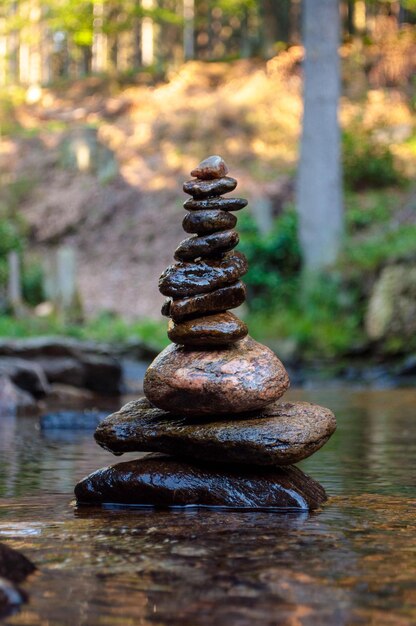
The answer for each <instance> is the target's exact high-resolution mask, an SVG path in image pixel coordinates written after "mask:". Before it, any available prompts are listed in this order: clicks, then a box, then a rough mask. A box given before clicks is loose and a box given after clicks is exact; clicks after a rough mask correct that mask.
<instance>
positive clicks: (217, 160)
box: [191, 154, 228, 180]
mask: <svg viewBox="0 0 416 626" xmlns="http://www.w3.org/2000/svg"><path fill="white" fill-rule="evenodd" d="M227 174H228V167H227V165H226V163H225V161H224V159H223V158H222V157H220V156H219V155H218V154H213V155H212V156H209V157H207V158H206V159H204V160H203V161H201V163H200V164H199V165H197V166H196V167H195V169H193V170H192V172H191V176H194V177H195V178H200V179H202V180H211V179H213V178H222V177H223V176H226V175H227Z"/></svg>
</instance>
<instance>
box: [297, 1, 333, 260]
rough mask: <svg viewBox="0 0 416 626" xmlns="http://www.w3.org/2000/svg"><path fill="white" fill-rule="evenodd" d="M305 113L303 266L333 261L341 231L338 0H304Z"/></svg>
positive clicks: (300, 205)
mask: <svg viewBox="0 0 416 626" xmlns="http://www.w3.org/2000/svg"><path fill="white" fill-rule="evenodd" d="M303 33H304V45H305V64H304V71H305V79H304V116H303V133H302V140H301V154H300V163H299V171H298V180H297V209H298V212H299V218H300V242H301V247H302V252H303V258H304V263H305V270H306V271H307V272H308V271H319V270H321V269H324V268H325V267H328V266H330V265H331V264H332V263H333V262H334V261H335V259H336V257H337V255H338V253H339V250H340V244H341V238H342V234H343V207H342V189H341V162H340V130H339V124H338V100H339V95H340V73H339V59H338V46H339V36H340V14H339V3H338V0H304V15H303Z"/></svg>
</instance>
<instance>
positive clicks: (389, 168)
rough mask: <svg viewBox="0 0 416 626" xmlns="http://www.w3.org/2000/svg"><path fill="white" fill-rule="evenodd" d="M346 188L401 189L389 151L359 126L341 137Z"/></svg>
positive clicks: (400, 181)
mask: <svg viewBox="0 0 416 626" xmlns="http://www.w3.org/2000/svg"><path fill="white" fill-rule="evenodd" d="M342 150H343V169H344V180H345V185H346V187H347V188H349V189H356V190H357V189H365V188H369V187H377V188H380V187H389V186H391V185H401V184H403V182H404V178H403V176H402V175H401V174H400V172H398V170H397V167H396V164H395V162H394V156H393V153H392V151H391V150H390V147H389V146H388V145H386V144H384V143H380V142H378V141H376V140H375V138H374V136H373V134H372V133H371V132H369V131H366V130H363V129H362V128H360V127H359V126H358V125H355V126H352V127H351V128H349V129H348V130H344V132H343V135H342Z"/></svg>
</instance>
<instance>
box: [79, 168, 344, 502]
mask: <svg viewBox="0 0 416 626" xmlns="http://www.w3.org/2000/svg"><path fill="white" fill-rule="evenodd" d="M227 173H228V169H227V166H226V164H225V163H224V161H223V159H222V158H221V157H219V156H212V157H209V158H208V159H205V160H204V161H202V163H200V164H199V165H198V167H197V168H195V169H194V170H193V171H192V172H191V175H192V176H194V179H193V180H191V181H188V182H186V183H185V184H184V191H185V192H186V193H188V194H189V195H191V196H192V198H191V199H189V200H187V201H186V202H185V205H184V207H185V209H187V210H188V213H187V215H186V217H185V218H184V220H183V227H184V230H185V231H186V232H188V233H192V236H191V237H188V238H187V239H185V240H184V241H182V242H181V243H180V244H179V246H178V247H177V249H176V251H175V259H176V262H175V263H174V264H173V265H171V266H169V267H168V268H167V270H166V271H165V272H164V273H163V274H162V276H161V277H160V281H159V287H160V291H161V293H162V294H163V295H165V296H167V297H168V299H167V300H166V302H165V304H164V305H163V308H162V313H163V314H164V315H167V316H169V317H170V318H171V319H170V321H169V329H168V336H169V338H170V340H171V341H172V343H171V344H170V345H169V346H168V347H167V348H166V349H165V350H164V351H163V352H161V353H160V354H159V355H158V356H157V357H156V359H155V360H154V361H153V363H152V364H151V365H150V366H149V368H148V370H147V372H146V376H145V381H144V392H145V396H146V397H145V398H142V399H139V400H135V401H133V402H130V403H129V404H127V405H126V406H124V407H123V408H122V409H121V410H120V411H118V412H117V413H114V414H113V415H110V416H109V417H107V418H106V419H105V420H104V421H103V422H102V423H101V424H100V425H99V427H98V429H97V431H96V433H95V438H96V441H97V442H98V443H99V445H101V446H102V447H104V448H106V449H107V450H110V451H111V452H113V453H114V454H116V455H119V454H123V453H124V452H136V451H140V452H151V453H153V454H150V455H147V456H145V457H143V458H140V459H137V460H134V461H128V462H124V463H118V464H116V465H113V466H111V467H108V468H104V469H101V470H98V471H97V472H94V473H93V474H91V475H90V476H87V477H86V478H84V479H83V480H82V481H81V482H80V483H78V485H77V486H76V488H75V494H76V497H77V500H78V502H80V503H124V504H134V505H154V506H175V505H176V506H184V505H200V506H203V505H205V506H231V507H250V508H268V507H273V508H284V509H287V508H296V509H314V508H316V507H318V506H319V505H320V504H322V502H324V500H325V498H326V496H325V491H324V490H323V488H322V487H321V486H320V485H319V484H318V483H316V482H315V481H314V480H312V479H311V478H310V477H308V476H306V475H305V474H304V473H303V472H301V471H300V470H299V469H298V468H297V467H294V466H293V463H296V462H298V461H300V460H302V459H304V458H306V457H308V456H310V455H311V454H313V453H314V452H316V451H317V450H318V449H319V448H321V447H322V446H323V445H324V443H325V442H326V441H327V440H328V438H329V437H330V436H331V434H332V433H333V432H334V430H335V426H336V423H335V418H334V415H333V414H332V413H331V411H330V410H328V409H326V408H323V407H320V406H317V405H313V404H309V403H307V402H281V401H279V399H280V398H281V397H282V395H283V394H284V393H285V391H286V390H287V389H288V387H289V377H288V375H287V372H286V370H285V368H284V366H283V364H282V363H281V361H280V360H279V359H278V358H277V356H276V355H275V354H274V353H273V352H272V351H271V350H270V349H269V348H267V347H266V346H263V345H261V344H259V343H257V342H256V341H254V339H252V338H251V337H250V336H249V335H248V329H247V326H246V325H245V324H244V322H242V321H241V320H240V319H239V318H238V317H236V316H235V315H234V314H232V313H230V312H229V311H228V309H231V308H235V307H237V306H239V305H241V304H242V303H243V302H244V300H245V296H246V292H245V287H244V285H243V283H242V282H241V280H240V278H241V276H243V275H244V274H245V272H246V271H247V261H246V259H245V257H244V255H242V254H241V253H240V252H235V251H233V249H234V247H235V246H236V245H237V244H238V234H237V232H236V231H235V230H233V228H234V226H235V224H236V222H237V219H236V217H235V215H234V212H235V211H237V210H239V209H242V208H243V207H244V206H246V204H247V203H246V201H245V200H243V199H240V198H234V197H231V198H223V197H222V195H223V194H225V193H228V192H231V191H233V190H234V189H235V187H236V185H237V181H236V180H234V179H233V178H230V177H228V176H227ZM154 453H156V454H154Z"/></svg>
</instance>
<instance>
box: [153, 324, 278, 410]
mask: <svg viewBox="0 0 416 626" xmlns="http://www.w3.org/2000/svg"><path fill="white" fill-rule="evenodd" d="M288 387H289V377H288V375H287V372H286V370H285V368H284V366H283V364H282V363H281V361H280V360H279V359H278V358H277V356H276V355H275V354H274V353H273V352H272V351H271V350H270V349H269V348H267V347H266V346H263V345H262V344H260V343H257V342H256V341H254V339H252V338H251V337H249V336H247V337H245V338H244V339H242V340H240V341H237V342H236V343H234V344H231V345H230V346H227V347H226V348H222V349H217V350H202V349H199V350H198V349H189V348H185V347H182V346H178V345H175V344H171V345H170V346H168V347H167V348H165V350H163V352H161V353H160V354H159V355H158V356H157V357H156V359H155V360H154V361H153V362H152V363H151V364H150V366H149V367H148V369H147V372H146V375H145V378H144V393H145V395H146V397H147V398H148V400H149V401H150V402H151V403H152V404H153V405H154V406H157V407H159V408H160V409H164V410H166V411H171V412H176V411H179V412H181V413H184V414H187V415H209V414H217V413H219V414H224V413H243V412H245V411H254V410H256V409H261V408H264V407H265V406H267V405H268V404H270V403H272V402H274V401H275V400H277V399H278V398H280V397H281V396H282V395H283V394H284V392H285V391H286V390H287V388H288Z"/></svg>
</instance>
